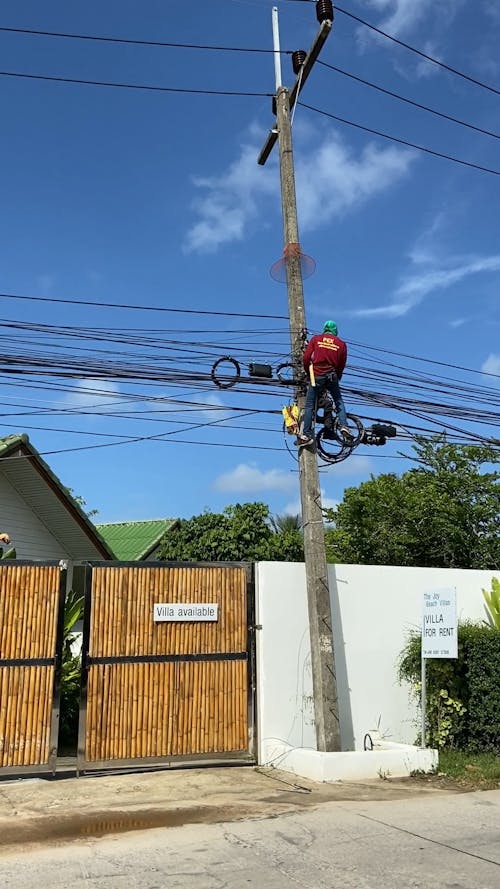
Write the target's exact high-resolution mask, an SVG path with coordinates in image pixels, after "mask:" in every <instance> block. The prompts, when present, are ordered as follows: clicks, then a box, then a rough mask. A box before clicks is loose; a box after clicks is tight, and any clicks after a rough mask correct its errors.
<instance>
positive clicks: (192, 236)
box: [184, 145, 279, 253]
mask: <svg viewBox="0 0 500 889" xmlns="http://www.w3.org/2000/svg"><path fill="white" fill-rule="evenodd" d="M257 154H258V149H257V148H256V147H255V146H254V145H243V146H242V147H241V150H240V155H239V157H238V158H237V159H236V160H235V161H233V163H232V164H231V165H230V166H229V169H228V170H227V172H226V173H224V174H222V175H221V176H211V177H205V178H201V177H197V178H194V179H193V184H194V185H195V187H196V188H197V189H198V190H200V191H203V192H204V197H201V198H197V199H196V200H195V201H194V202H193V209H194V211H195V213H196V215H197V216H198V221H197V222H196V223H195V224H194V225H193V226H192V227H191V228H190V229H189V231H188V233H187V236H186V239H185V243H184V248H185V250H186V251H187V252H191V251H198V252H200V253H213V252H214V251H215V250H217V249H218V247H220V246H221V245H222V244H227V243H229V242H231V241H241V240H242V239H243V237H244V236H245V234H246V231H247V228H248V225H249V223H250V222H252V220H254V219H256V217H257V216H258V211H259V204H258V200H259V199H260V198H261V197H263V196H269V195H273V196H275V197H277V196H278V194H279V191H278V188H279V183H278V179H277V174H276V169H275V166H276V165H275V163H274V164H269V166H268V167H264V168H262V167H260V166H258V164H257Z"/></svg>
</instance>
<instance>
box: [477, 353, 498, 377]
mask: <svg viewBox="0 0 500 889" xmlns="http://www.w3.org/2000/svg"><path fill="white" fill-rule="evenodd" d="M481 370H482V372H483V373H485V374H495V375H496V376H499V377H500V355H495V354H493V353H492V354H491V355H488V357H487V359H486V361H485V362H484V364H483V365H482V367H481Z"/></svg>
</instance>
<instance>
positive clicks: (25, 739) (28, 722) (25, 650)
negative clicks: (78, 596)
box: [0, 565, 60, 768]
mask: <svg viewBox="0 0 500 889" xmlns="http://www.w3.org/2000/svg"><path fill="white" fill-rule="evenodd" d="M59 582H60V571H59V568H58V567H57V566H56V567H47V566H44V565H5V566H4V565H2V566H0V768H6V767H12V766H28V765H42V764H44V763H48V760H49V754H50V750H49V747H50V726H51V717H52V704H53V689H54V670H55V667H54V666H36V665H29V664H24V665H19V664H14V665H9V666H5V665H2V662H5V661H29V660H35V659H41V658H54V657H55V655H56V625H57V611H58V601H59Z"/></svg>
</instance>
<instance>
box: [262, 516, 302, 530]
mask: <svg viewBox="0 0 500 889" xmlns="http://www.w3.org/2000/svg"><path fill="white" fill-rule="evenodd" d="M269 521H270V523H271V528H272V529H273V531H274V533H275V534H284V533H286V532H287V531H302V517H301V516H300V515H289V514H287V513H285V515H275V516H271V518H270V520H269Z"/></svg>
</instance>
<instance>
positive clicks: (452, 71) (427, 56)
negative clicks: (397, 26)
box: [292, 0, 500, 96]
mask: <svg viewBox="0 0 500 889" xmlns="http://www.w3.org/2000/svg"><path fill="white" fill-rule="evenodd" d="M292 2H302V0H292ZM305 2H310V0H305ZM335 9H336V11H337V12H340V14H341V15H345V16H347V17H348V18H350V19H353V21H355V22H358V24H360V25H363V26H364V27H365V28H369V29H370V31H374V32H375V33H376V34H379V35H380V36H381V37H385V38H386V39H387V40H391V41H392V42H393V43H396V44H397V45H398V46H402V47H403V48H404V49H407V50H409V51H410V52H412V53H414V54H415V55H417V56H419V57H420V58H421V59H425V60H426V61H427V62H431V63H432V64H433V65H437V66H438V67H439V68H442V69H443V70H444V71H448V72H449V73H450V74H454V75H455V76H456V77H461V78H462V80H467V81H468V82H469V83H473V84H474V85H475V86H479V87H481V88H482V89H484V90H488V91H489V92H490V93H494V94H495V95H497V96H500V89H497V87H494V86H491V85H490V84H488V83H485V81H484V80H478V78H476V77H472V75H471V74H466V73H465V71H460V70H459V69H458V68H453V67H452V66H451V65H447V64H446V63H445V62H442V61H441V60H440V59H436V58H435V56H431V55H430V54H429V53H426V52H424V51H423V50H421V49H417V48H416V47H415V46H412V45H411V44H409V43H405V41H404V40H400V39H399V38H398V37H394V35H393V34H388V33H387V31H383V30H382V29H381V28H377V27H376V26H375V25H372V24H371V23H370V22H367V21H366V20H365V19H362V18H360V16H358V15H354V13H352V12H349V11H348V10H347V9H343V8H342V7H341V6H338V5H337V4H335Z"/></svg>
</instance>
